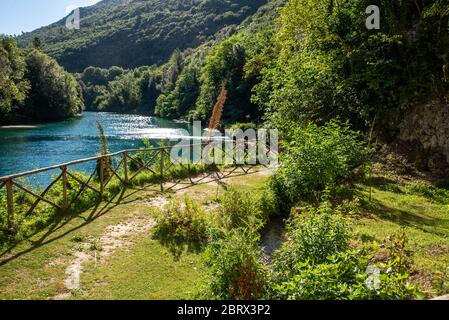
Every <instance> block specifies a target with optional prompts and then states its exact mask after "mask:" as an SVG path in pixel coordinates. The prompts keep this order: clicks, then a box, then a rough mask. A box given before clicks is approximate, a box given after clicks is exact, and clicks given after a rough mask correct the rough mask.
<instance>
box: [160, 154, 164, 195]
mask: <svg viewBox="0 0 449 320" xmlns="http://www.w3.org/2000/svg"><path fill="white" fill-rule="evenodd" d="M159 153H160V157H161V161H160V171H161V172H160V174H161V192H164V148H161V149H160V151H159Z"/></svg>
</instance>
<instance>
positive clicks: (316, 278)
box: [272, 250, 419, 300]
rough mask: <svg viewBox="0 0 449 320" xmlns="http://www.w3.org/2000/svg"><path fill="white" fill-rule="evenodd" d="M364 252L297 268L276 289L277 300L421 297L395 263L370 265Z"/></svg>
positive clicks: (346, 254) (301, 264) (352, 252)
mask: <svg viewBox="0 0 449 320" xmlns="http://www.w3.org/2000/svg"><path fill="white" fill-rule="evenodd" d="M370 258H371V256H370V255H368V254H366V252H363V251H357V250H349V251H346V252H343V253H340V254H337V255H334V256H332V257H329V258H328V261H326V262H324V263H319V264H312V263H310V262H309V261H306V262H304V263H299V264H297V265H296V268H295V274H294V275H293V276H292V277H290V278H289V279H288V280H286V281H284V282H282V283H280V284H275V285H274V286H273V294H272V295H273V296H274V297H276V298H278V299H300V300H341V299H350V300H354V299H363V300H366V299H382V300H386V299H392V300H398V299H411V298H415V297H417V296H418V295H419V293H418V292H417V290H416V289H415V288H414V287H413V286H411V285H410V284H409V283H408V282H407V278H408V275H407V274H405V273H401V272H399V271H398V270H397V268H396V261H395V260H394V259H392V260H389V261H388V262H387V263H377V264H371V263H370Z"/></svg>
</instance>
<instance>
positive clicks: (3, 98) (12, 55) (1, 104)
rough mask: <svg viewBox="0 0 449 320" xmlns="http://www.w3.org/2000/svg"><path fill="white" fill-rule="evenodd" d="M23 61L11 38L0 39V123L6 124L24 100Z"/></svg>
mask: <svg viewBox="0 0 449 320" xmlns="http://www.w3.org/2000/svg"><path fill="white" fill-rule="evenodd" d="M24 73H25V60H24V57H23V54H22V51H21V50H20V49H19V48H18V47H17V45H16V43H15V42H14V40H13V39H12V38H3V39H0V123H2V122H6V120H7V118H8V117H9V116H11V112H12V111H14V110H15V109H16V108H17V107H18V105H20V104H21V103H22V102H23V101H24V100H25V98H26V95H27V92H28V89H29V82H28V81H27V80H26V79H23V76H24Z"/></svg>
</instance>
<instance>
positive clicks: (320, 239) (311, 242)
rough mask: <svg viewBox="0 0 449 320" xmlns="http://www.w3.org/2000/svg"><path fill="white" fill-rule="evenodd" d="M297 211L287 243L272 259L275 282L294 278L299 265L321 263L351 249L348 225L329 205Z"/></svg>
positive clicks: (288, 233) (290, 222) (288, 228)
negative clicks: (349, 247)
mask: <svg viewBox="0 0 449 320" xmlns="http://www.w3.org/2000/svg"><path fill="white" fill-rule="evenodd" d="M295 211H296V212H293V217H292V219H291V220H290V221H289V222H288V224H287V234H286V239H287V240H286V241H285V242H284V243H283V245H282V247H281V249H280V250H278V251H277V252H276V253H275V255H274V257H273V279H275V281H277V282H279V281H283V279H288V278H291V277H292V276H293V275H294V274H295V272H296V270H295V268H296V266H297V265H298V264H300V263H304V262H308V263H311V264H320V263H323V262H325V261H327V257H329V256H332V255H335V254H339V253H341V252H344V251H345V250H347V249H348V245H349V241H350V225H349V222H348V220H347V219H346V218H345V217H343V216H342V215H341V214H339V212H338V209H337V210H334V209H333V208H332V207H331V204H330V203H329V202H324V203H323V204H321V205H320V207H318V208H314V207H306V208H301V209H295Z"/></svg>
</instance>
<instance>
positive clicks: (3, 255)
mask: <svg viewBox="0 0 449 320" xmlns="http://www.w3.org/2000/svg"><path fill="white" fill-rule="evenodd" d="M233 172H234V171H233ZM257 172H258V171H253V172H249V173H236V174H231V175H228V176H222V177H221V178H220V177H219V179H216V178H212V180H206V179H200V180H198V181H196V182H193V183H186V185H185V186H184V184H183V183H181V181H177V182H172V183H170V182H167V183H166V184H169V187H168V188H166V189H165V191H166V192H167V191H168V192H170V191H172V192H173V191H179V190H184V189H188V188H190V187H193V186H195V185H202V184H208V183H211V182H213V181H219V180H222V179H227V178H233V177H238V176H243V175H248V174H254V173H257ZM211 174H213V172H212V173H208V174H207V177H209V176H211ZM170 185H171V186H170ZM180 185H182V186H180ZM155 186H156V185H154V184H153V185H149V186H146V187H141V188H138V189H136V187H135V186H134V187H125V188H122V190H121V191H120V192H119V193H118V194H117V195H115V196H114V197H113V198H112V199H110V200H108V201H106V203H105V202H103V201H100V202H98V203H96V204H95V206H94V207H92V208H91V209H89V210H90V213H89V215H88V216H87V217H86V218H84V217H83V216H82V215H81V214H72V215H66V216H58V218H57V219H55V220H54V221H53V222H52V223H51V224H50V225H49V226H47V230H46V231H45V233H44V234H43V235H42V236H41V237H40V238H39V239H38V240H35V241H32V240H30V239H31V238H33V237H34V236H36V235H37V234H39V233H42V232H43V230H42V229H41V230H37V231H36V232H34V233H32V234H30V235H27V236H26V237H25V238H24V239H21V240H19V241H15V242H13V243H11V244H10V245H9V246H8V247H6V248H5V249H4V250H3V251H2V252H0V266H3V265H5V264H7V263H9V262H11V261H13V260H15V259H17V258H19V257H21V256H23V255H25V254H28V253H30V252H32V251H34V250H36V249H38V248H40V247H42V246H45V245H47V244H50V243H52V242H54V241H57V240H59V239H61V238H63V237H65V236H66V235H68V234H70V233H72V232H75V231H77V230H79V229H81V228H83V227H85V226H87V225H88V224H90V223H91V222H93V221H95V220H96V219H98V218H100V217H102V216H103V215H105V214H106V213H108V212H110V211H111V210H112V209H114V208H116V207H117V206H119V205H124V204H131V203H134V202H136V201H139V200H140V199H139V198H133V196H134V195H136V194H137V193H138V192H141V191H143V190H147V191H148V190H149V188H150V187H153V188H154V187H155ZM175 188H176V189H175ZM129 190H133V191H131V192H128V193H127V194H126V195H125V193H126V192H127V191H129ZM159 194H164V193H163V192H162V193H159ZM156 195H157V193H156ZM102 204H104V205H102ZM75 218H82V219H84V222H83V223H81V224H79V225H77V226H75V227H73V228H70V229H68V230H66V231H64V232H63V233H61V234H59V235H55V236H53V237H52V235H54V234H55V233H56V232H57V231H59V230H61V229H62V228H64V227H65V226H66V225H68V224H69V223H70V222H71V221H73V219H75ZM24 241H28V242H30V243H31V246H30V247H29V248H27V249H24V250H22V251H19V252H17V253H14V254H12V255H9V256H8V254H9V253H10V252H11V251H12V250H14V249H15V248H16V247H17V246H18V245H19V244H20V243H22V242H24ZM162 243H163V244H164V245H166V246H167V248H168V249H169V250H170V252H171V253H172V254H173V256H174V257H175V259H176V258H177V259H179V257H180V256H181V254H182V252H183V251H184V250H185V249H187V250H189V251H191V252H199V251H201V249H202V248H201V246H199V247H198V246H197V245H196V244H193V243H190V244H189V243H187V244H186V243H184V245H180V244H179V243H176V241H175V242H173V241H168V239H166V240H165V242H164V241H162Z"/></svg>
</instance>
